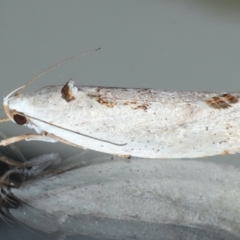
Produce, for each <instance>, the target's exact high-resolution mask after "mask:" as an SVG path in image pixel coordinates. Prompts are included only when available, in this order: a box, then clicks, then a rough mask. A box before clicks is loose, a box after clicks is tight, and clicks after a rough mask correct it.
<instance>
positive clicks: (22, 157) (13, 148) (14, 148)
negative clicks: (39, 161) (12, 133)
mask: <svg viewBox="0 0 240 240" xmlns="http://www.w3.org/2000/svg"><path fill="white" fill-rule="evenodd" d="M0 136H1V137H2V138H3V139H7V136H6V135H5V134H4V133H3V132H1V131H0ZM9 147H10V148H11V150H12V151H13V152H14V153H15V155H16V156H17V157H18V158H19V160H21V162H26V161H27V160H26V158H25V157H24V155H23V154H22V152H21V150H20V149H19V148H18V147H17V146H15V145H14V144H11V145H10V146H9Z"/></svg>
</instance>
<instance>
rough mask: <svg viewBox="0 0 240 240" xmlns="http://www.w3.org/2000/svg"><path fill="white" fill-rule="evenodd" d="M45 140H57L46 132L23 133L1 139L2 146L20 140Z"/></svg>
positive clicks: (0, 144)
mask: <svg viewBox="0 0 240 240" xmlns="http://www.w3.org/2000/svg"><path fill="white" fill-rule="evenodd" d="M23 140H26V141H44V142H55V141H54V139H52V138H50V137H48V136H46V134H45V133H44V134H43V135H41V134H31V133H29V134H23V135H19V136H15V137H11V138H7V139H4V140H2V141H0V146H7V145H9V144H12V143H15V142H20V141H23Z"/></svg>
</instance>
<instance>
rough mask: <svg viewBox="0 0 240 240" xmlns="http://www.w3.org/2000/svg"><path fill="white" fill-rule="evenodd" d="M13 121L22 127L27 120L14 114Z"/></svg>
mask: <svg viewBox="0 0 240 240" xmlns="http://www.w3.org/2000/svg"><path fill="white" fill-rule="evenodd" d="M13 119H14V121H15V122H16V123H17V124H18V125H24V124H25V123H27V118H26V117H24V116H22V115H20V114H15V115H14V116H13Z"/></svg>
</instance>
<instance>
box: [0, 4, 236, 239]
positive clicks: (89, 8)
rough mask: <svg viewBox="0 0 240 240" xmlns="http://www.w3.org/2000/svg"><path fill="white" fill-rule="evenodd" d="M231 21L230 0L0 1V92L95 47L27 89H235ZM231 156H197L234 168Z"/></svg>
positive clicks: (27, 148)
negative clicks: (70, 82) (70, 83)
mask: <svg viewBox="0 0 240 240" xmlns="http://www.w3.org/2000/svg"><path fill="white" fill-rule="evenodd" d="M239 22H240V2H239V1H237V0H236V1H234V0H228V1H224V0H218V1H217V0H191V1H190V0H148V1H146V0H145V1H143V0H132V1H129V0H121V1H112V0H101V1H98V0H95V1H94V0H85V1H82V0H75V1H73V0H70V1H66V0H51V1H47V0H42V1H33V0H22V1H16V0H15V1H7V0H1V1H0V34H1V38H0V96H1V97H2V98H3V97H4V96H6V95H7V94H9V93H10V92H11V91H13V90H14V89H16V88H18V87H20V86H22V85H23V84H24V83H26V82H27V81H28V80H29V79H31V78H32V77H33V76H34V75H36V74H37V73H39V72H41V71H42V70H44V69H46V68H47V67H49V66H50V65H52V64H55V63H57V62H59V61H60V60H63V59H65V58H67V57H69V56H72V55H75V54H77V53H81V52H85V51H88V50H91V49H94V48H98V47H101V51H98V52H96V53H94V54H90V55H87V56H83V57H81V58H78V59H74V60H72V61H70V62H67V63H66V64H64V65H61V66H60V67H59V68H56V69H54V70H53V71H51V72H50V73H47V74H46V75H44V76H43V77H41V78H40V79H38V81H37V82H35V83H34V84H33V85H32V86H31V87H29V88H28V90H27V91H31V90H34V89H37V88H39V87H43V86H46V85H56V84H59V85H61V84H64V83H65V82H66V81H67V80H69V79H70V78H72V79H73V80H74V81H75V83H76V84H78V85H81V84H82V85H99V86H122V87H145V88H146V87H148V88H162V89H172V90H198V91H201V90H203V91H229V92H232V91H239V89H240V81H239V75H240V74H239V73H240V67H239V62H240V47H239V39H240V30H239ZM0 116H1V117H4V112H3V110H2V111H1V114H0ZM0 129H1V130H2V131H3V132H4V133H5V134H6V135H8V136H14V135H17V134H21V133H26V132H30V130H29V129H27V128H24V127H21V126H17V125H15V124H13V123H2V124H1V127H0ZM17 146H19V148H20V149H21V150H22V151H23V153H24V154H25V156H26V157H28V158H31V157H34V156H37V155H40V154H43V153H48V152H59V153H60V154H61V156H62V157H63V158H65V157H68V156H71V155H74V154H76V153H78V152H79V149H77V148H74V147H71V146H64V145H63V144H60V143H59V144H50V143H43V142H21V143H18V144H17ZM6 150H7V148H5V149H2V148H1V151H6ZM238 158H239V156H238V155H234V156H217V157H211V158H206V159H200V160H201V161H218V162H221V163H225V164H234V165H238ZM2 228H3V227H2ZM1 231H2V230H1ZM19 239H20V238H19Z"/></svg>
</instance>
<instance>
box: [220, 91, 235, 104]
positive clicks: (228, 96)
mask: <svg viewBox="0 0 240 240" xmlns="http://www.w3.org/2000/svg"><path fill="white" fill-rule="evenodd" d="M220 97H222V98H224V99H226V101H227V102H229V103H237V102H238V98H237V97H235V96H233V95H231V94H229V93H226V94H222V95H221V96H220Z"/></svg>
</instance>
